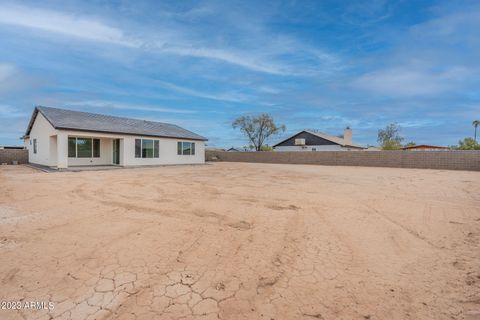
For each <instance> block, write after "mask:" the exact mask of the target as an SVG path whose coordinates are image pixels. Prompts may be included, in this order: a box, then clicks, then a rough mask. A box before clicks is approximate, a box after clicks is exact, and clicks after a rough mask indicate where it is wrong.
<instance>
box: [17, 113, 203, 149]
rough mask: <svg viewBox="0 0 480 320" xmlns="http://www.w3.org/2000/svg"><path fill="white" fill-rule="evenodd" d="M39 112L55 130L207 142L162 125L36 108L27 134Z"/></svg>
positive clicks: (100, 115) (189, 133)
mask: <svg viewBox="0 0 480 320" xmlns="http://www.w3.org/2000/svg"><path fill="white" fill-rule="evenodd" d="M38 112H40V113H41V114H42V115H43V116H44V117H45V118H46V119H47V120H48V122H50V124H51V125H52V126H53V127H54V128H55V129H68V130H80V131H94V132H103V133H118V134H129V135H140V136H151V137H166V138H179V139H191V140H204V141H206V140H208V139H207V138H205V137H202V136H200V135H198V134H196V133H193V132H191V131H188V130H186V129H183V128H181V127H179V126H177V125H174V124H170V123H163V122H155V121H146V120H137V119H129V118H122V117H115V116H107V115H103V114H97V113H90V112H80V111H73V110H66V109H58V108H50V107H42V106H38V107H35V110H34V111H33V115H32V119H31V120H30V124H29V125H28V128H27V132H26V134H25V135H26V136H28V135H29V134H30V130H31V128H32V125H33V122H34V121H35V117H36V116H37V113H38Z"/></svg>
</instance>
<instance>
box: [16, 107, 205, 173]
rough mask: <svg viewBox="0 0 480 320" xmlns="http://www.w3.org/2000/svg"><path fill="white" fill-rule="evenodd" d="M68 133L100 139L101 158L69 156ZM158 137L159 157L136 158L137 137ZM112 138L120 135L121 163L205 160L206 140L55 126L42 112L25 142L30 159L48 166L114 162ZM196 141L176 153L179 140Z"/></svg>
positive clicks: (157, 163) (152, 163) (144, 163)
mask: <svg viewBox="0 0 480 320" xmlns="http://www.w3.org/2000/svg"><path fill="white" fill-rule="evenodd" d="M68 137H85V138H98V139H100V157H99V158H69V157H68ZM142 138H143V139H155V140H159V158H135V139H142ZM33 139H36V140H37V153H36V154H35V153H33ZM113 139H120V165H122V166H142V165H166V164H201V163H205V142H204V141H196V140H188V139H170V138H154V137H142V136H131V135H122V134H108V133H98V132H83V131H75V130H56V129H54V128H53V126H52V125H51V124H50V123H49V122H48V121H47V119H45V117H44V116H43V115H42V114H41V113H40V112H39V113H38V114H37V117H36V119H35V122H34V124H33V126H32V129H31V131H30V136H29V139H25V141H24V144H25V146H26V147H27V149H28V154H29V162H31V163H36V164H40V165H45V166H51V167H58V168H67V167H69V166H86V165H111V164H113ZM178 141H185V142H195V155H177V142H178Z"/></svg>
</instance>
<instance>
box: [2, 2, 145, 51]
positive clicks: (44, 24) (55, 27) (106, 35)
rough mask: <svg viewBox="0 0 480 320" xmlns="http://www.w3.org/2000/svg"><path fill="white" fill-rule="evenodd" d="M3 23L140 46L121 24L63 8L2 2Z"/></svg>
mask: <svg viewBox="0 0 480 320" xmlns="http://www.w3.org/2000/svg"><path fill="white" fill-rule="evenodd" d="M0 23H3V24H9V25H15V26H20V27H25V28H30V29H37V30H42V31H49V32H55V33H59V34H63V35H66V36H72V37H77V38H80V39H86V40H92V41H100V42H106V43H113V44H117V45H122V46H128V47H137V46H139V43H135V42H133V41H132V40H127V39H126V38H125V36H124V33H123V31H122V30H120V29H118V28H114V27H111V26H109V25H107V24H104V23H102V22H100V21H97V20H93V19H90V18H85V17H79V16H76V15H72V14H67V13H64V12H61V11H53V10H44V9H37V8H32V7H26V6H13V5H0Z"/></svg>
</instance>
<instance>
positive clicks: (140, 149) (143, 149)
mask: <svg viewBox="0 0 480 320" xmlns="http://www.w3.org/2000/svg"><path fill="white" fill-rule="evenodd" d="M159 155H160V141H159V140H152V139H135V158H158V157H159Z"/></svg>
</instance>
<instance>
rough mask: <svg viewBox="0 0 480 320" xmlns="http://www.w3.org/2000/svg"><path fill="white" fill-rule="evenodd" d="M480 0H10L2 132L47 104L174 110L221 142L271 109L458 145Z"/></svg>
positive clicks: (0, 50)
mask: <svg viewBox="0 0 480 320" xmlns="http://www.w3.org/2000/svg"><path fill="white" fill-rule="evenodd" d="M478 30H480V2H479V1H378V0H370V1H246V0H244V1H221V0H219V1H210V0H207V1H170V2H166V1H165V2H161V1H91V2H89V1H78V2H76V1H48V0H47V1H41V2H40V1H14V2H11V1H0V144H20V143H21V141H20V140H19V139H18V137H20V136H21V135H22V134H23V132H24V130H25V128H26V126H27V123H28V120H29V117H30V114H31V112H32V109H33V107H34V106H35V105H47V106H55V107H67V108H71V109H76V110H83V111H89V112H98V113H106V114H113V115H119V116H127V117H135V118H141V119H150V120H159V121H164V122H173V123H176V124H179V125H182V126H184V127H186V128H188V129H190V130H193V131H195V132H197V133H200V134H202V135H205V136H207V137H208V138H209V139H210V141H209V145H210V146H217V147H230V146H243V145H246V144H247V143H246V141H245V139H244V138H243V136H241V134H240V133H239V132H237V131H235V130H233V129H232V127H231V122H232V120H233V119H234V118H235V117H237V116H239V115H243V114H255V113H259V112H268V113H270V114H272V115H273V117H274V118H275V119H276V120H277V121H278V122H280V123H284V124H286V126H287V131H286V133H285V134H283V135H282V136H279V137H277V138H275V139H272V140H271V141H269V142H270V143H274V142H275V141H278V140H280V139H281V138H282V137H285V136H287V135H289V134H291V133H294V132H296V131H299V130H301V129H305V128H309V129H318V130H320V131H323V132H327V133H331V134H334V135H337V134H341V133H342V131H343V128H344V127H345V126H350V127H352V128H353V139H354V141H355V142H357V143H362V144H375V143H376V134H377V130H378V129H379V128H382V127H384V126H385V125H387V124H389V123H391V122H397V123H399V124H400V125H401V126H402V128H403V129H402V134H403V136H404V137H405V139H406V140H407V141H415V142H417V143H430V144H439V145H452V144H456V143H457V141H458V140H459V139H461V138H464V137H467V136H472V135H473V127H472V125H471V123H472V121H473V120H475V119H479V118H480V58H479V57H480V37H479V34H478Z"/></svg>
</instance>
